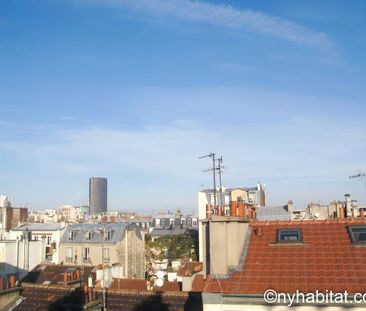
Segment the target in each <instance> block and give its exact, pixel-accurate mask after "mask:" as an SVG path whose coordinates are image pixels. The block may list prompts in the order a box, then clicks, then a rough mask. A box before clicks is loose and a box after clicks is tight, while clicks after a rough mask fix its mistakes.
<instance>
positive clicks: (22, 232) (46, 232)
mask: <svg viewBox="0 0 366 311" xmlns="http://www.w3.org/2000/svg"><path fill="white" fill-rule="evenodd" d="M65 229H66V224H65V223H34V224H33V223H25V224H23V225H21V226H19V227H17V228H14V229H12V230H10V231H9V239H11V240H21V239H23V238H24V237H26V238H27V239H29V240H30V241H42V240H44V243H43V244H42V245H43V247H44V252H43V253H44V257H43V258H42V260H45V259H47V260H48V261H52V262H53V263H59V262H60V259H59V254H60V253H59V244H60V240H61V236H62V235H63V233H64V231H65Z"/></svg>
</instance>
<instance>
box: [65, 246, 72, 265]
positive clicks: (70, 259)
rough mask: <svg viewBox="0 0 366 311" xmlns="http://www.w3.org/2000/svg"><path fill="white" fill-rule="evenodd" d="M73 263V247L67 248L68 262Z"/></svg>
mask: <svg viewBox="0 0 366 311" xmlns="http://www.w3.org/2000/svg"><path fill="white" fill-rule="evenodd" d="M71 261H72V247H66V262H71Z"/></svg>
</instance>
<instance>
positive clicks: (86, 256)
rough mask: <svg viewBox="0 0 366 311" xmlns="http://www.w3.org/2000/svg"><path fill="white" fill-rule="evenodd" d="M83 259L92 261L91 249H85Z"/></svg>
mask: <svg viewBox="0 0 366 311" xmlns="http://www.w3.org/2000/svg"><path fill="white" fill-rule="evenodd" d="M83 259H84V261H88V260H90V248H89V247H85V248H84V249H83Z"/></svg>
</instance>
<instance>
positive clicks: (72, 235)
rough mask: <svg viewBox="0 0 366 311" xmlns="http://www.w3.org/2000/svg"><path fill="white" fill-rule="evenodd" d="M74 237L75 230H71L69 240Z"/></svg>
mask: <svg viewBox="0 0 366 311" xmlns="http://www.w3.org/2000/svg"><path fill="white" fill-rule="evenodd" d="M73 239H74V231H69V240H73Z"/></svg>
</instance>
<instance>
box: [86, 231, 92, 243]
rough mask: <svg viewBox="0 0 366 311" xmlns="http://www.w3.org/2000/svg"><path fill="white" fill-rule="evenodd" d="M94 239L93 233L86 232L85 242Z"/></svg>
mask: <svg viewBox="0 0 366 311" xmlns="http://www.w3.org/2000/svg"><path fill="white" fill-rule="evenodd" d="M91 239H92V232H91V231H87V232H85V241H90V240H91Z"/></svg>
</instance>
